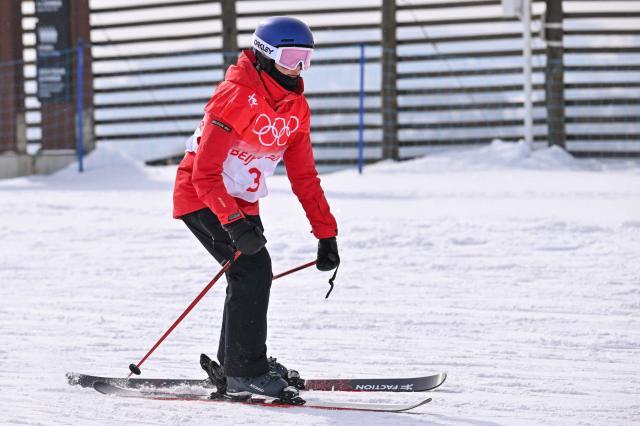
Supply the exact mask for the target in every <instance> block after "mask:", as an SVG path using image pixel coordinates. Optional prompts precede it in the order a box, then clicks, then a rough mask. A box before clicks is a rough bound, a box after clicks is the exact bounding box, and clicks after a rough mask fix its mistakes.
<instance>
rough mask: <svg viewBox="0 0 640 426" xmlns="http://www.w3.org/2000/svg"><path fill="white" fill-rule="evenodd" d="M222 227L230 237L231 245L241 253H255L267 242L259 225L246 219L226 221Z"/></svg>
mask: <svg viewBox="0 0 640 426" xmlns="http://www.w3.org/2000/svg"><path fill="white" fill-rule="evenodd" d="M224 229H225V230H226V231H227V233H228V234H229V236H230V237H231V241H233V245H235V246H236V249H237V250H239V251H240V252H241V253H242V254H248V255H252V254H256V253H257V252H259V251H260V250H262V248H263V247H264V245H265V244H266V243H267V239H266V238H265V237H264V235H262V230H261V229H260V227H259V226H258V225H256V224H255V223H253V222H251V221H249V220H247V219H239V220H236V221H234V222H231V223H227V224H226V225H224Z"/></svg>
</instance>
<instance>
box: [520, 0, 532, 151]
mask: <svg viewBox="0 0 640 426" xmlns="http://www.w3.org/2000/svg"><path fill="white" fill-rule="evenodd" d="M522 24H523V28H522V39H523V45H524V50H523V59H524V61H523V62H524V63H523V71H524V72H523V76H524V140H525V144H526V145H527V149H529V152H531V151H532V150H533V85H532V68H531V0H523V1H522Z"/></svg>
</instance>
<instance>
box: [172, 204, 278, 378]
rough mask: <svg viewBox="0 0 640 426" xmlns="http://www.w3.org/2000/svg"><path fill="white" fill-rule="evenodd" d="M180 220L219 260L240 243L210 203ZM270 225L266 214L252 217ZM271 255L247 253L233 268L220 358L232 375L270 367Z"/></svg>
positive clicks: (252, 373) (229, 274) (256, 373)
mask: <svg viewBox="0 0 640 426" xmlns="http://www.w3.org/2000/svg"><path fill="white" fill-rule="evenodd" d="M180 219H182V220H183V221H184V223H185V224H186V225H187V227H188V228H189V229H190V230H191V232H193V234H194V235H195V236H196V238H198V240H199V241H200V242H201V243H202V245H203V246H204V248H206V249H207V251H208V252H209V253H210V254H211V255H212V256H213V257H214V258H215V259H216V260H217V261H218V262H219V263H222V262H224V261H225V260H229V259H231V258H232V257H233V253H234V252H235V248H234V247H233V243H232V242H231V239H230V238H229V234H227V231H225V230H224V228H223V227H222V225H221V224H220V221H219V220H218V218H217V217H216V215H215V214H214V213H213V212H212V211H211V210H210V209H208V208H206V209H202V210H198V211H195V212H193V213H189V214H187V215H184V216H182V217H181V218H180ZM247 219H248V220H250V221H252V222H254V223H256V224H257V225H258V226H259V227H260V228H261V229H263V230H264V228H263V226H262V222H261V220H260V216H247ZM272 278H273V274H272V271H271V257H270V256H269V252H268V251H267V249H266V247H265V248H263V249H262V250H260V251H259V252H258V253H256V254H254V255H251V256H249V255H246V254H243V255H241V256H240V257H238V259H237V260H236V261H235V262H234V263H233V264H232V265H231V268H229V270H228V271H227V297H226V300H225V303H224V313H223V317H222V330H221V331H220V342H219V344H218V361H220V364H222V365H223V366H224V373H225V375H226V376H233V377H237V376H241V377H253V376H259V375H261V374H264V373H266V372H267V371H268V370H269V365H268V363H267V346H266V341H267V308H268V307H269V291H270V290H271V280H272Z"/></svg>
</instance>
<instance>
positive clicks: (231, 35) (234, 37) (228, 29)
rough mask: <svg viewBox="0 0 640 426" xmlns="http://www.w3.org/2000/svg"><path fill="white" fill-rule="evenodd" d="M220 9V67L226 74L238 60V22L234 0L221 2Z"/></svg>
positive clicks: (222, 0)
mask: <svg viewBox="0 0 640 426" xmlns="http://www.w3.org/2000/svg"><path fill="white" fill-rule="evenodd" d="M220 5H221V8H222V65H223V67H224V69H223V71H224V72H226V71H227V68H229V66H230V65H233V64H235V63H236V61H237V59H238V21H237V15H236V0H221V2H220Z"/></svg>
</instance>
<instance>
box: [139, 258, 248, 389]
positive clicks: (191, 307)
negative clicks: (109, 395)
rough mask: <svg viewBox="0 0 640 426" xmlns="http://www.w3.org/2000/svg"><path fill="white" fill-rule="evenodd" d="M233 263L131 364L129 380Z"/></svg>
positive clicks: (218, 274)
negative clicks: (144, 353) (138, 359)
mask: <svg viewBox="0 0 640 426" xmlns="http://www.w3.org/2000/svg"><path fill="white" fill-rule="evenodd" d="M240 254H241V253H240V251H236V252H235V254H234V255H233V261H235V260H236V259H238V257H239V256H240ZM233 261H229V260H227V261H226V262H225V263H224V264H223V265H222V269H220V272H218V273H217V274H216V276H215V277H213V279H212V280H211V281H209V284H207V285H206V287H205V288H203V289H202V291H201V292H200V294H198V296H196V298H195V299H193V302H191V304H190V305H189V306H188V307H187V309H185V310H184V312H183V313H182V315H180V316H179V317H178V319H177V320H175V321H174V323H173V324H171V327H169V329H168V330H167V331H165V333H164V334H163V335H162V337H161V338H160V339H159V340H158V341H157V342H156V344H155V345H153V347H152V348H151V349H150V350H149V352H147V354H146V355H145V356H144V357H143V358H142V359H141V360H140V361H139V362H138V363H137V364H130V365H129V370H130V371H131V372H130V373H129V375H128V376H127V379H128V378H129V377H131V375H132V374H136V375H140V374H141V373H142V372H141V371H140V366H141V365H142V364H143V363H144V362H145V361H146V360H147V358H149V356H150V355H151V354H152V353H153V351H155V350H156V348H157V347H158V346H160V343H162V342H163V341H164V339H166V338H167V336H168V335H169V334H171V332H172V331H173V329H174V328H176V327H177V326H178V324H180V322H181V321H182V320H183V319H184V318H185V317H186V316H187V315H188V314H189V312H191V310H192V309H193V308H194V307H195V306H196V305H197V304H198V302H199V301H200V299H202V298H203V297H204V295H205V294H207V292H208V291H209V290H210V289H211V287H213V285H214V284H215V283H216V281H218V280H219V279H220V277H221V276H222V275H224V273H225V272H227V270H229V268H230V267H231V264H232V262H233Z"/></svg>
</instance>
